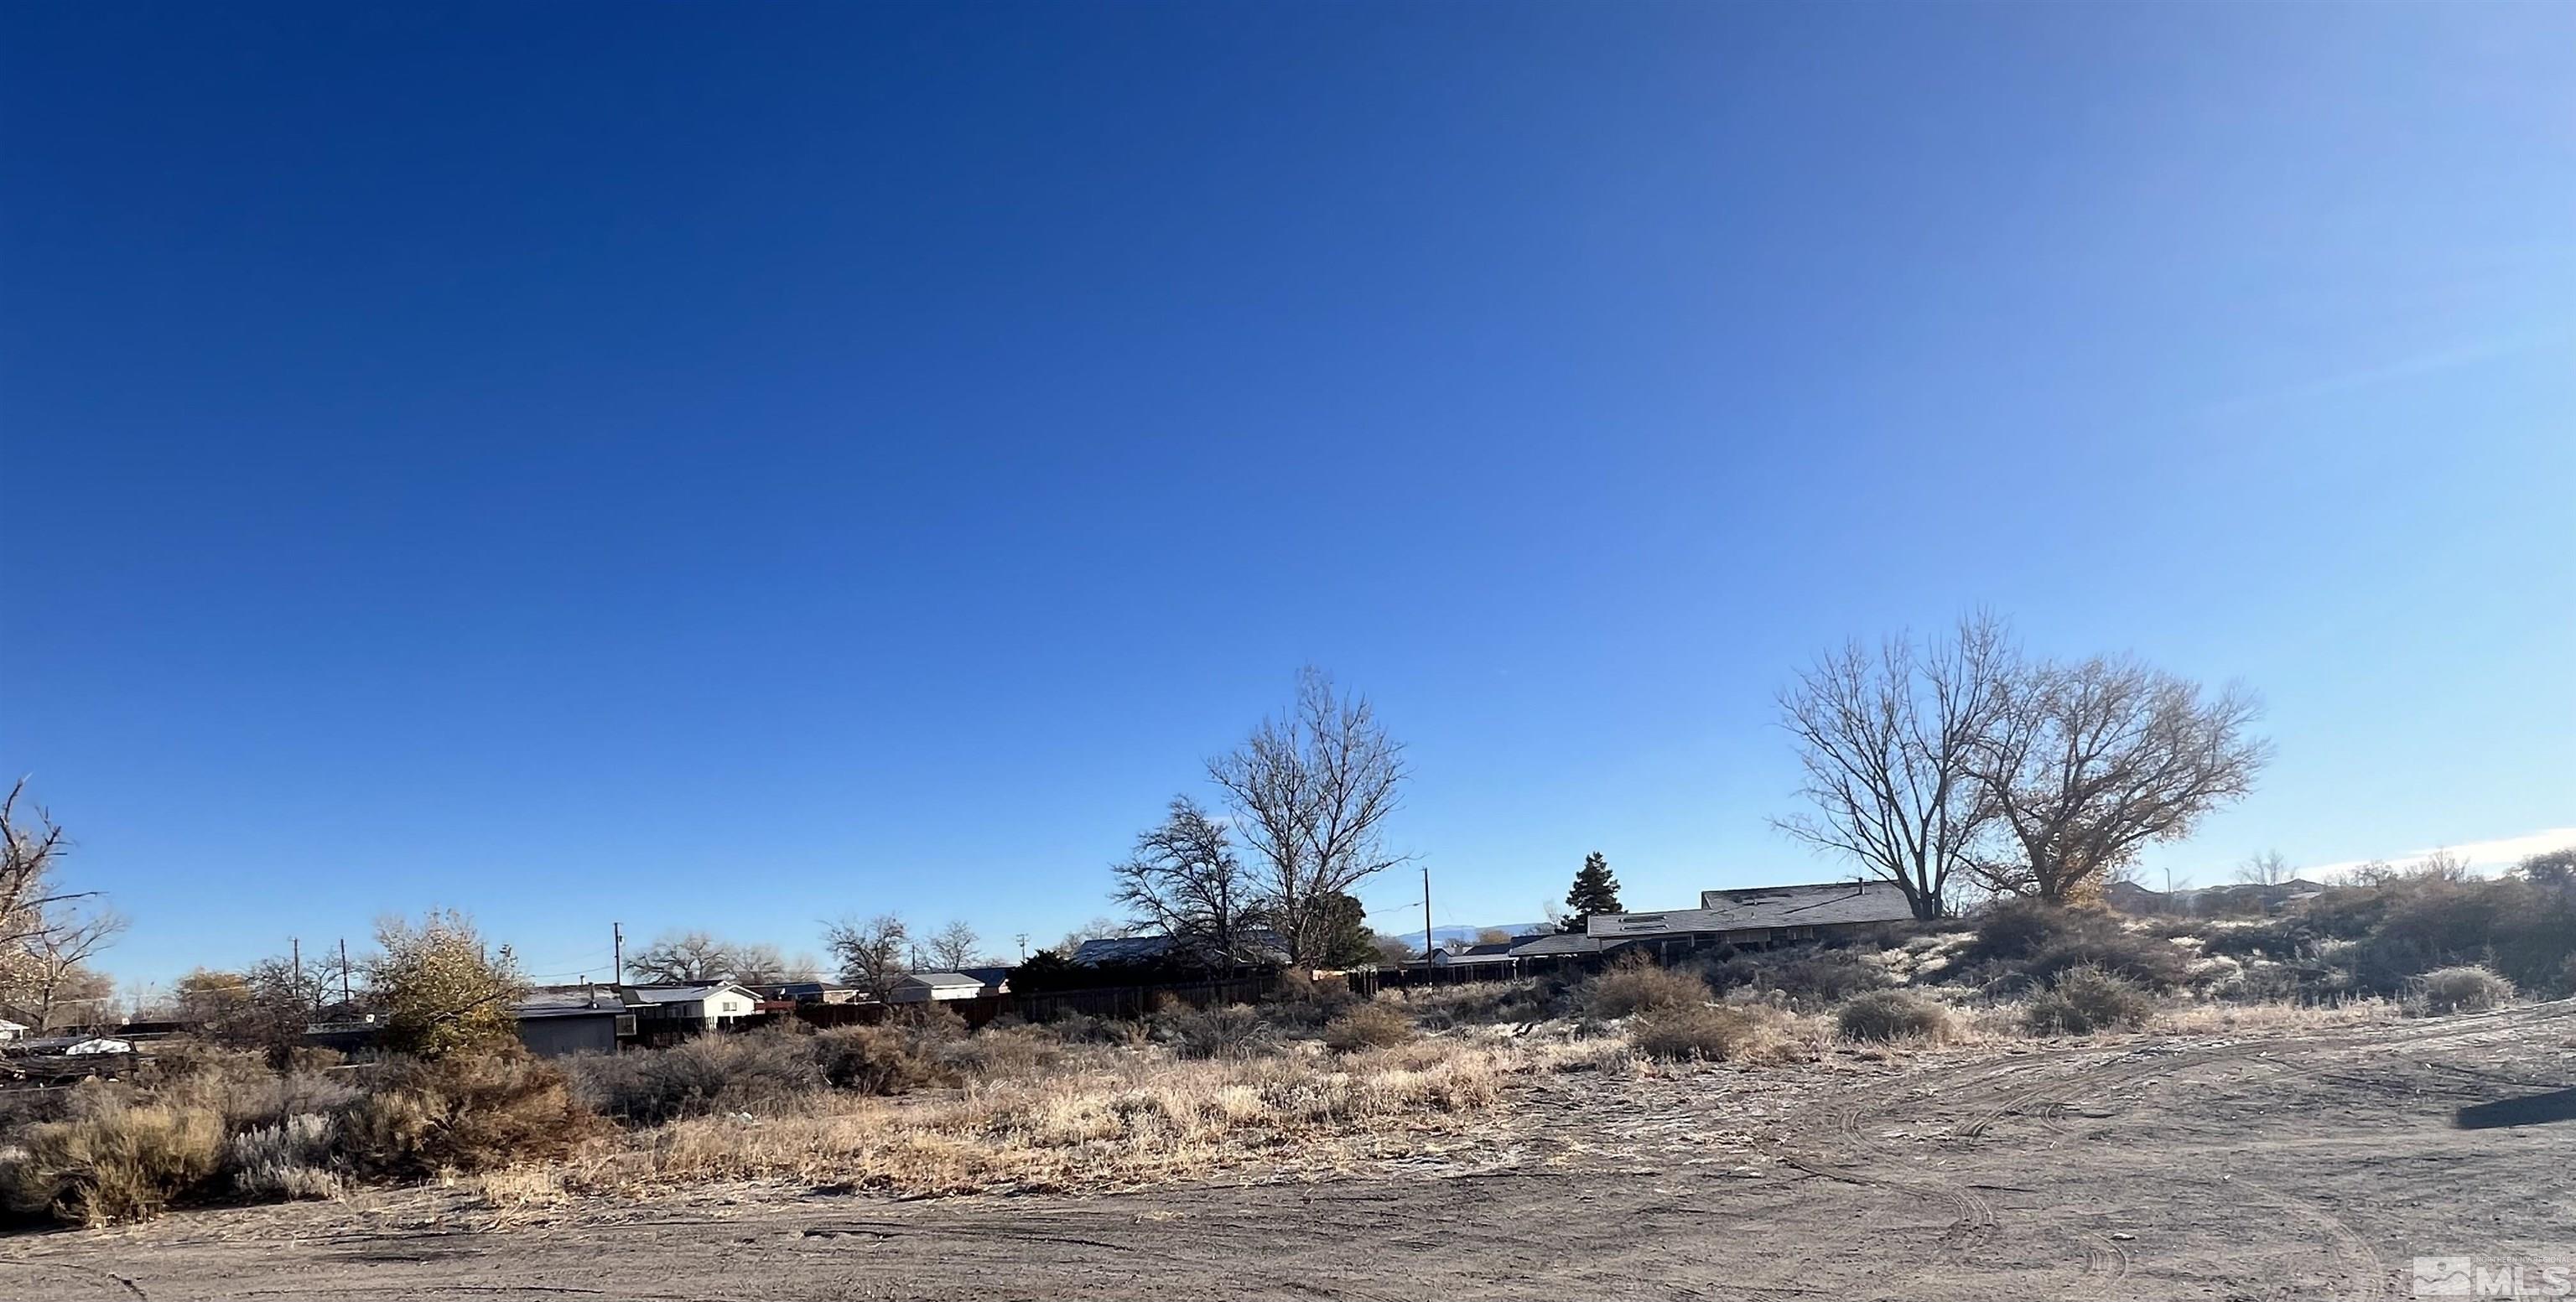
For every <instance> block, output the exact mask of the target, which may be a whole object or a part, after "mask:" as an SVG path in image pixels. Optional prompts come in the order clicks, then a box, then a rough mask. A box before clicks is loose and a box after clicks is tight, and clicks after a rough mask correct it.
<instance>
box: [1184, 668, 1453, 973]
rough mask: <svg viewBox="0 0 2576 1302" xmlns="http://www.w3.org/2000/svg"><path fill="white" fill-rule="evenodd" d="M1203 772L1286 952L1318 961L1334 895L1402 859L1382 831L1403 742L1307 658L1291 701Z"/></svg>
mask: <svg viewBox="0 0 2576 1302" xmlns="http://www.w3.org/2000/svg"><path fill="white" fill-rule="evenodd" d="M1208 776H1209V778H1211V779H1213V780H1214V781H1215V783H1216V785H1217V786H1218V787H1219V788H1221V789H1223V790H1224V792H1225V794H1226V801H1227V804H1228V805H1229V806H1230V807H1231V809H1232V811H1233V814H1234V827H1235V830H1236V831H1237V832H1239V833H1241V835H1242V837H1243V842H1244V845H1245V847H1246V848H1247V849H1248V850H1250V852H1251V856H1252V859H1253V862H1254V865H1255V868H1254V874H1255V878H1256V881H1257V884H1258V887H1259V891H1260V895H1261V897H1262V899H1261V903H1262V908H1263V911H1264V912H1266V913H1267V914H1268V915H1269V918H1270V925H1271V927H1272V929H1274V930H1276V931H1277V932H1278V933H1279V934H1280V936H1281V937H1282V938H1283V939H1285V940H1286V941H1287V944H1288V957H1289V959H1290V960H1291V961H1293V962H1297V963H1304V964H1315V963H1319V962H1322V961H1323V960H1324V958H1325V956H1326V952H1327V951H1328V950H1329V949H1330V948H1331V947H1332V942H1333V938H1334V929H1335V922H1336V919H1335V917H1334V915H1333V912H1332V908H1333V897H1334V896H1337V895H1340V894H1343V893H1345V892H1348V891H1349V890H1350V889H1351V888H1353V887H1354V886H1357V885H1358V884H1359V883H1360V882H1361V881H1363V880H1366V879H1367V878H1368V877H1369V876H1370V875H1371V874H1373V873H1377V872H1379V871H1382V870H1384V869H1386V868H1389V867H1392V866H1394V865H1395V864H1398V863H1401V862H1403V861H1404V856H1402V855H1397V854H1393V853H1390V852H1389V851H1388V850H1387V849H1386V848H1385V845H1384V842H1383V839H1382V838H1383V834H1384V831H1385V824H1386V820H1387V817H1388V816H1389V815H1391V814H1393V813H1394V812H1395V810H1396V808H1397V806H1398V804H1399V803H1400V795H1401V792H1402V788H1403V785H1404V779H1405V766H1404V748H1403V746H1402V745H1400V744H1399V743H1397V742H1396V741H1394V740H1393V739H1392V738H1390V737H1388V736H1387V733H1386V729H1385V728H1384V727H1383V726H1381V725H1380V724H1379V723H1378V720H1377V712H1376V711H1375V710H1374V709H1372V708H1371V707H1370V705H1369V702H1368V698H1366V697H1363V696H1344V695H1343V694H1341V693H1340V692H1337V691H1335V690H1334V687H1333V680H1332V679H1331V678H1330V677H1328V676H1326V675H1325V674H1324V672H1323V671H1322V670H1319V669H1315V668H1313V667H1311V666H1310V667H1308V668H1306V669H1304V670H1301V671H1300V672H1299V673H1298V675H1297V700H1296V702H1295V704H1293V705H1291V706H1290V707H1289V708H1288V709H1287V710H1286V711H1285V712H1283V713H1282V714H1281V715H1279V716H1278V717H1277V718H1273V719H1265V720H1263V721H1262V723H1261V725H1260V726H1259V727H1257V728H1255V729H1253V731H1252V736H1251V737H1249V738H1247V739H1245V741H1244V743H1243V745H1241V746H1240V747H1237V748H1236V749H1235V750H1233V751H1232V752H1230V753H1228V754H1224V755H1220V756H1217V757H1216V758H1214V759H1211V760H1209V761H1208Z"/></svg>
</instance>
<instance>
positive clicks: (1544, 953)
mask: <svg viewBox="0 0 2576 1302" xmlns="http://www.w3.org/2000/svg"><path fill="white" fill-rule="evenodd" d="M1600 952H1601V942H1600V941H1599V940H1597V939H1594V938H1593V937H1591V936H1587V935H1585V934H1583V933H1582V932H1579V931H1561V932H1557V933H1555V934H1553V935H1547V936H1532V937H1530V938H1528V939H1526V940H1523V941H1522V942H1521V943H1519V944H1517V945H1514V946H1512V957H1514V958H1547V957H1551V956H1553V955H1557V954H1598V953H1600Z"/></svg>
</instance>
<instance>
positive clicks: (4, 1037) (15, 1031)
mask: <svg viewBox="0 0 2576 1302" xmlns="http://www.w3.org/2000/svg"><path fill="white" fill-rule="evenodd" d="M26 1038H27V1026H26V1023H24V1022H13V1021H10V1020H9V1019H7V1018H5V1017H0V1044H7V1043H9V1042H10V1041H12V1040H23V1039H26Z"/></svg>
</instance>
